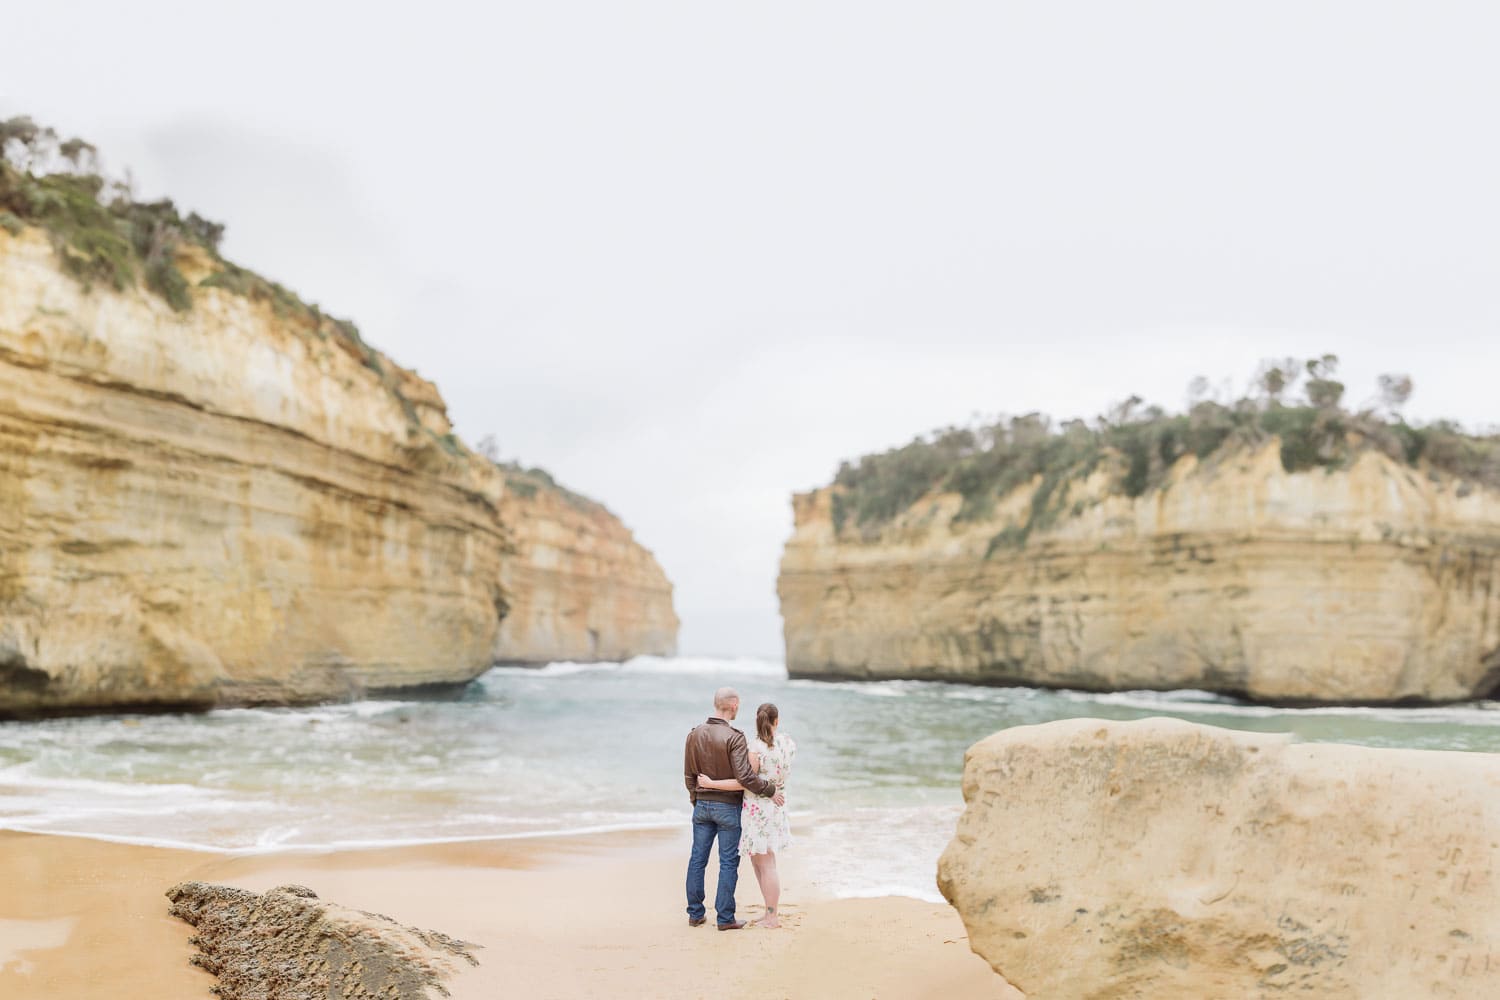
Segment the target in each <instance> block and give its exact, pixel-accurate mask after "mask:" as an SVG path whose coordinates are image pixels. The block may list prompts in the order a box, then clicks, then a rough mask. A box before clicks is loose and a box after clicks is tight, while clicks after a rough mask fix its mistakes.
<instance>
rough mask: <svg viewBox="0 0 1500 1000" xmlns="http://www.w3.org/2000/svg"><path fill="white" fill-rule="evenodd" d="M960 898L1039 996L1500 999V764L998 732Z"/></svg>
mask: <svg viewBox="0 0 1500 1000" xmlns="http://www.w3.org/2000/svg"><path fill="white" fill-rule="evenodd" d="M963 790H964V799H965V802H966V803H967V805H966V808H965V811H964V814H963V817H962V819H961V820H960V822H959V826H958V830H957V833H956V835H955V837H954V839H953V841H952V842H951V843H950V844H949V846H948V848H947V850H946V851H945V852H944V854H943V856H942V859H941V861H940V862H939V866H938V884H939V887H940V888H941V890H942V892H943V894H944V895H945V896H946V897H947V898H948V900H949V901H950V902H951V903H952V904H953V906H954V907H955V908H957V910H958V912H959V913H960V914H961V915H962V917H963V920H964V923H965V925H966V927H967V928H968V932H969V940H970V944H971V946H972V947H973V949H974V951H975V952H976V953H978V954H979V955H981V956H982V957H983V958H985V959H986V960H987V961H988V962H989V963H990V964H991V966H993V967H994V969H995V970H996V971H997V972H999V973H1001V974H1002V975H1003V976H1004V977H1005V978H1006V980H1007V981H1009V982H1010V983H1011V984H1013V985H1014V986H1016V987H1017V988H1019V989H1020V990H1021V991H1022V992H1023V993H1025V995H1026V996H1027V997H1030V998H1032V1000H1047V998H1057V1000H1081V998H1104V997H1110V998H1132V997H1139V998H1143V1000H1144V998H1151V1000H1163V998H1174V997H1181V998H1184V1000H1188V998H1191V1000H1197V998H1201V997H1269V996H1283V995H1293V994H1295V995H1297V996H1317V997H1327V998H1348V1000H1365V998H1370V997H1473V998H1476V1000H1478V998H1486V997H1493V996H1496V995H1497V994H1500V961H1496V959H1495V958H1494V952H1495V950H1496V948H1497V946H1500V902H1497V899H1500V897H1497V895H1496V893H1495V884H1494V882H1495V873H1496V871H1497V870H1500V762H1497V761H1496V759H1495V758H1494V757H1493V756H1491V755H1488V754H1474V753H1457V752H1440V751H1417V750H1376V749H1369V748H1365V747H1355V746H1342V745H1336V744H1296V743H1293V742H1291V739H1290V737H1288V736H1284V735H1264V734H1250V733H1240V732H1231V731H1228V730H1222V729H1214V728H1209V727H1205V726H1196V725H1192V724H1189V723H1186V722H1178V721H1175V720H1165V719H1149V720H1144V721H1140V722H1126V723H1118V722H1103V721H1099V720H1093V719H1078V720H1069V721H1066V722H1054V723H1048V724H1046V725H1042V726H1027V727H1021V728H1016V729H1011V730H1007V731H1004V732H1001V733H998V734H996V735H994V736H991V737H989V738H988V739H986V740H984V741H982V742H980V743H978V744H976V745H975V746H974V747H972V748H971V749H970V750H969V752H968V755H967V757H966V759H965V765H964V782H963Z"/></svg>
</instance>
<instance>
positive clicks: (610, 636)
mask: <svg viewBox="0 0 1500 1000" xmlns="http://www.w3.org/2000/svg"><path fill="white" fill-rule="evenodd" d="M500 511H501V517H502V519H503V520H504V521H505V523H506V524H507V525H510V526H512V527H513V530H514V535H515V552H514V554H513V555H512V556H510V557H509V558H507V559H506V560H505V562H504V564H503V565H502V568H501V575H500V579H501V582H502V583H503V585H504V587H505V592H506V597H507V599H508V600H509V601H510V608H509V612H508V614H507V615H506V617H505V620H504V621H503V622H502V623H501V625H500V632H499V635H498V636H497V637H496V642H495V659H496V661H497V662H501V663H549V662H552V661H554V660H574V661H598V660H625V659H629V658H630V657H632V656H637V655H641V654H656V655H660V656H670V655H672V654H673V653H675V652H676V651H677V615H676V613H675V612H674V611H673V610H672V585H671V583H669V582H668V581H667V576H666V574H665V573H663V572H662V569H661V567H660V566H659V565H658V564H657V562H656V558H655V557H654V556H653V555H652V554H651V553H650V552H649V551H647V550H646V549H645V548H643V547H642V546H641V545H640V543H638V542H637V541H636V540H635V538H634V536H632V535H631V533H630V529H628V528H627V527H625V525H624V524H623V523H622V522H621V521H620V519H619V518H617V517H615V515H613V514H611V513H610V512H609V511H608V510H606V509H605V508H604V507H603V506H601V505H600V504H597V503H594V502H593V501H591V500H588V499H586V498H584V497H580V496H578V495H577V494H575V493H571V492H569V491H567V490H563V489H560V488H557V487H554V486H551V485H548V484H546V483H542V482H538V481H537V480H536V479H534V478H530V477H527V476H524V475H516V474H513V473H512V474H508V476H507V485H506V491H505V496H504V499H503V500H502V502H501V507H500Z"/></svg>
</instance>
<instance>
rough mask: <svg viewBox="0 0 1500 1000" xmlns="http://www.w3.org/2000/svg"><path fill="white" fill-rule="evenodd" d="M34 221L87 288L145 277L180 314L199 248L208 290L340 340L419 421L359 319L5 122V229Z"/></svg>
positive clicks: (91, 164) (211, 227) (64, 147)
mask: <svg viewBox="0 0 1500 1000" xmlns="http://www.w3.org/2000/svg"><path fill="white" fill-rule="evenodd" d="M28 225H30V226H37V227H39V228H41V229H43V230H45V231H46V232H47V234H48V235H49V236H50V237H51V239H52V245H53V247H54V249H55V250H56V251H57V256H58V260H59V261H60V262H61V264H62V267H63V270H65V271H66V272H67V273H68V274H70V275H72V276H73V277H75V278H77V279H78V280H79V281H80V282H82V283H83V285H84V287H86V288H89V287H92V286H93V285H94V284H95V283H99V284H103V285H107V286H108V287H111V288H114V289H116V290H119V291H125V290H126V289H129V288H133V287H136V286H137V285H139V284H141V283H144V284H145V286H146V288H147V289H149V290H150V291H151V292H153V293H154V294H156V295H158V296H160V297H161V298H162V300H163V301H165V302H166V303H167V304H168V305H170V306H171V307H172V308H173V309H174V310H176V311H177V312H187V311H189V310H191V309H192V308H193V295H192V289H193V285H192V283H191V282H189V281H188V279H187V276H186V275H184V274H183V273H182V270H181V268H180V267H179V265H178V252H179V250H180V249H181V248H182V247H184V246H192V247H197V248H198V249H200V250H202V251H203V252H204V253H205V254H207V256H208V258H209V259H210V260H211V261H212V262H213V264H214V267H215V268H216V270H215V271H214V273H213V274H211V275H209V276H208V277H206V278H204V279H203V280H202V281H201V282H199V285H200V286H201V287H203V288H219V289H223V290H225V291H227V292H230V293H232V294H234V295H239V296H242V297H244V298H247V299H250V300H251V301H254V302H259V303H264V304H266V305H268V306H270V308H271V309H272V310H273V311H274V312H275V313H276V315H277V316H278V317H280V318H281V319H283V320H285V321H288V322H290V323H294V324H299V325H301V326H302V327H303V328H304V329H306V330H307V331H308V332H310V333H311V334H313V335H315V336H318V337H322V338H332V339H334V340H335V341H337V342H338V343H339V344H340V346H342V347H343V348H344V349H345V350H347V351H348V352H349V353H350V354H352V355H353V356H354V357H355V358H357V359H358V360H360V361H361V362H362V363H363V364H364V365H365V367H367V368H369V369H370V370H371V371H373V372H374V373H375V374H376V376H377V377H378V378H379V379H380V381H381V384H382V385H383V386H384V387H385V389H386V390H387V391H388V392H389V393H390V394H391V395H392V396H394V397H395V398H396V400H397V402H399V403H400V405H401V407H402V409H403V411H404V412H405V414H406V417H407V419H408V421H409V422H410V423H411V424H412V425H413V426H418V427H420V426H421V421H420V420H419V419H418V417H417V412H416V408H415V407H414V406H413V405H412V403H411V401H410V400H408V399H407V398H406V396H405V395H404V394H403V393H402V392H401V388H400V386H399V385H398V384H397V382H396V379H395V378H394V377H393V374H392V373H391V372H389V371H387V370H386V366H385V365H384V364H383V363H382V361H381V356H380V354H379V353H378V352H377V351H375V349H374V348H372V347H370V346H369V345H368V344H366V343H365V342H364V339H363V338H361V337H360V335H359V329H358V327H356V326H355V325H354V324H353V323H352V322H350V321H348V320H342V319H336V318H334V317H331V316H327V315H325V314H324V313H323V312H322V310H321V309H319V308H318V306H316V305H312V304H309V303H307V302H304V301H302V299H301V298H299V297H298V296H297V294H296V293H295V292H292V291H290V290H289V289H287V288H285V287H283V286H282V285H279V284H277V283H276V282H274V281H271V280H269V279H267V278H263V277H261V276H260V275H258V274H256V273H255V272H253V271H250V270H247V269H246V268H243V267H240V266H238V265H236V264H233V263H231V262H230V261H227V260H225V259H224V258H223V257H222V256H221V255H220V253H219V244H220V243H221V242H222V240H223V238H224V226H223V225H222V224H221V223H217V222H211V221H209V220H208V219H205V218H203V217H202V216H200V215H198V214H197V213H196V212H189V213H188V214H186V215H183V214H182V213H181V212H180V211H179V210H178V208H177V206H176V205H175V204H173V202H172V201H171V199H169V198H163V199H161V200H159V201H137V200H136V199H135V197H134V195H133V194H132V193H131V190H130V185H129V184H127V183H122V182H118V181H111V180H109V179H107V178H106V177H105V176H104V175H103V174H102V173H101V172H100V169H99V156H98V151H97V150H96V149H95V148H94V146H93V145H92V144H90V143H87V142H85V141H84V140H82V139H61V138H60V137H59V136H58V134H57V132H56V131H54V130H53V129H50V128H47V127H45V126H41V125H37V124H36V123H35V122H33V121H32V120H31V119H30V118H27V117H24V116H21V117H16V118H10V119H6V120H0V228H4V229H5V230H6V231H8V232H9V233H10V234H11V235H13V236H14V235H18V234H19V233H20V232H21V230H22V229H23V228H24V227H25V226H28ZM434 439H435V440H436V441H437V443H438V444H439V446H441V447H443V448H444V449H445V450H447V451H449V452H450V453H454V454H457V453H459V452H461V449H460V448H459V447H458V444H457V442H456V441H450V440H444V439H442V438H438V437H436V435H434Z"/></svg>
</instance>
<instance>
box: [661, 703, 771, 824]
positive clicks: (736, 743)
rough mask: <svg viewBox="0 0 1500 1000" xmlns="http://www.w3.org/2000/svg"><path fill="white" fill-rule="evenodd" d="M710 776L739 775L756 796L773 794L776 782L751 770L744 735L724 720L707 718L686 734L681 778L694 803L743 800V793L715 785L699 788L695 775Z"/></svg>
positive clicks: (741, 780) (743, 783)
mask: <svg viewBox="0 0 1500 1000" xmlns="http://www.w3.org/2000/svg"><path fill="white" fill-rule="evenodd" d="M700 774H706V775H708V776H709V777H710V778H713V779H715V780H719V779H722V778H738V779H739V782H740V784H742V785H744V786H745V787H746V788H748V789H750V791H752V792H754V793H755V794H756V795H775V794H776V785H775V783H774V782H772V781H768V780H767V779H765V778H761V777H758V776H757V775H756V773H755V772H754V771H752V770H751V769H750V750H749V747H747V746H746V744H745V734H744V733H742V732H740V731H739V730H738V729H736V728H734V727H733V726H731V725H730V724H729V723H727V722H725V721H724V720H723V719H718V718H710V719H709V720H708V721H707V722H705V723H703V725H701V726H698V727H697V728H696V729H694V730H693V731H692V732H690V733H688V737H687V745H686V746H685V747H684V748H683V751H682V780H683V783H684V784H686V785H687V790H688V798H690V799H692V800H693V802H694V804H696V803H697V802H698V800H699V799H702V800H703V801H705V802H728V803H730V804H732V805H739V804H740V803H741V802H743V801H744V799H745V793H744V792H721V791H719V790H718V789H715V788H699V787H698V775H700Z"/></svg>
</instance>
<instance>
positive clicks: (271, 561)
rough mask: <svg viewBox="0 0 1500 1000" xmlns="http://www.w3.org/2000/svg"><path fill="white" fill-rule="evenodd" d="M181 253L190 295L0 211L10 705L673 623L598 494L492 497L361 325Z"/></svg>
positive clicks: (481, 652)
mask: <svg viewBox="0 0 1500 1000" xmlns="http://www.w3.org/2000/svg"><path fill="white" fill-rule="evenodd" d="M177 264H178V266H179V268H180V269H181V270H182V272H183V273H184V274H185V275H186V276H187V278H188V280H189V281H190V282H191V290H190V292H189V293H188V294H190V296H191V308H190V309H189V310H186V311H174V310H173V309H172V308H171V307H170V306H169V305H168V304H167V303H166V302H165V301H163V299H162V298H160V297H159V296H156V295H152V294H150V293H149V292H147V291H146V290H145V289H130V290H126V291H115V290H112V289H108V288H105V287H101V286H100V284H99V283H96V284H95V286H94V288H93V290H88V289H86V288H85V287H84V285H82V284H80V282H79V281H77V280H75V278H73V277H72V276H70V275H67V274H65V273H64V272H63V270H62V269H61V268H60V267H59V263H58V258H57V253H56V251H55V250H54V247H53V245H52V242H51V241H49V239H48V237H47V236H46V234H44V233H43V232H42V231H41V230H39V229H35V228H30V229H20V230H18V231H17V232H15V233H11V232H10V231H8V230H7V229H5V228H3V227H0V716H3V715H7V714H10V715H15V714H29V713H39V712H55V711H82V710H93V709H112V708H114V709H117V708H125V707H141V708H150V707H158V708H163V707H192V708H202V707H209V706H213V705H221V704H245V703H262V702H272V703H295V702H312V701H321V700H328V699H342V698H349V697H357V696H359V695H362V694H365V693H370V692H380V691H388V690H397V689H402V690H406V689H413V688H423V687H437V686H447V685H456V684H462V683H464V682H467V681H469V680H471V679H472V678H474V677H476V676H478V675H479V674H480V673H482V672H483V671H484V670H485V669H487V668H488V667H489V666H490V665H491V664H492V663H493V662H494V661H495V659H496V658H497V656H499V657H502V658H507V659H547V658H558V657H562V656H568V657H580V656H591V657H593V658H605V657H620V658H623V657H627V656H630V655H634V654H636V653H642V652H670V651H671V650H672V648H673V646H674V645H675V639H676V625H677V620H676V617H675V615H673V614H672V607H671V587H670V585H669V584H667V582H666V579H665V576H664V575H663V574H662V572H661V569H660V567H658V566H657V565H656V563H655V561H654V559H652V558H651V555H650V553H648V552H646V550H645V549H643V548H641V547H640V546H639V545H637V544H636V543H635V542H634V540H633V539H632V538H631V537H630V533H629V532H628V531H627V530H626V529H625V528H624V526H623V525H621V524H620V523H619V521H618V520H617V519H615V518H614V517H613V515H611V514H609V513H608V512H607V511H605V510H604V509H603V508H602V507H599V506H598V505H589V504H588V503H587V502H586V501H583V500H582V498H577V503H578V504H579V505H580V506H577V507H575V506H573V505H570V504H569V503H567V502H565V500H566V498H567V497H571V496H572V495H571V494H566V495H565V492H566V491H561V490H560V488H558V489H556V490H553V491H540V490H537V491H533V493H532V494H531V495H522V494H524V493H525V491H524V490H522V491H519V492H518V493H517V494H516V495H512V496H507V491H506V485H505V484H506V479H507V474H506V473H505V472H504V471H503V470H501V469H500V468H497V467H496V466H495V465H493V464H492V463H491V462H489V461H487V460H484V459H482V458H480V457H478V456H476V455H474V454H472V453H471V452H469V451H468V450H467V449H466V448H464V446H463V445H462V444H461V443H460V442H459V441H458V440H457V439H456V438H455V437H454V436H453V435H452V433H451V427H450V425H449V422H448V418H447V415H446V411H445V409H444V404H443V401H442V398H441V397H440V396H439V395H438V393H437V390H436V389H435V388H434V387H433V386H432V385H431V384H430V383H428V382H426V381H424V380H422V379H421V378H419V377H417V376H416V375H414V374H412V373H411V372H408V371H405V370H403V369H401V368H400V367H398V366H396V365H394V364H392V363H391V362H390V361H389V360H388V359H386V358H385V357H383V356H382V355H380V354H379V353H378V352H376V351H374V350H372V349H371V348H369V347H368V346H366V345H365V344H363V343H362V342H361V341H360V340H359V338H358V335H357V333H355V332H354V331H353V329H352V327H348V326H347V325H344V324H340V323H337V322H335V321H332V320H329V319H327V318H326V317H323V316H321V315H320V314H319V313H317V312H316V310H311V309H309V308H308V307H304V306H300V304H298V303H294V304H293V305H294V306H295V307H291V306H288V304H287V303H286V302H284V301H277V300H275V299H274V298H267V297H265V296H262V297H260V298H256V297H255V296H250V295H245V294H240V293H237V292H236V291H234V290H231V289H230V288H223V287H212V285H213V284H214V278H215V276H216V273H217V271H218V269H219V268H221V267H225V266H227V265H223V264H221V263H220V262H218V261H216V260H215V259H214V258H212V257H211V256H210V255H208V254H206V253H203V252H201V251H200V250H198V249H197V248H194V247H188V246H185V247H184V248H183V249H181V250H179V252H178V258H177ZM205 280H209V281H210V284H209V285H204V284H201V282H203V281H205ZM507 611H512V612H513V613H514V614H515V615H516V621H515V623H514V625H512V626H511V627H510V628H509V629H508V631H507V632H506V633H504V634H502V633H501V631H500V621H501V619H502V617H503V616H505V614H506V613H507Z"/></svg>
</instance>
